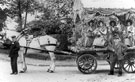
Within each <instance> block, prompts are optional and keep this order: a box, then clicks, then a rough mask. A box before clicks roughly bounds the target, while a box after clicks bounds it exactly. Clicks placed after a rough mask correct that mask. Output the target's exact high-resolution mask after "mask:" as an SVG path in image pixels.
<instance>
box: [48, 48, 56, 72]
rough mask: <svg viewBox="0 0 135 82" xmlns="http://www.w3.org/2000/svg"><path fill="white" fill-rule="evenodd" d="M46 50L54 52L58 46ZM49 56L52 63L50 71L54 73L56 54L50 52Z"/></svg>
mask: <svg viewBox="0 0 135 82" xmlns="http://www.w3.org/2000/svg"><path fill="white" fill-rule="evenodd" d="M46 49H47V50H51V51H54V50H55V49H56V46H46ZM49 56H50V59H51V62H50V67H49V69H48V71H49V72H54V70H55V54H54V52H49Z"/></svg>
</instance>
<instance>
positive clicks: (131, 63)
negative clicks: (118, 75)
mask: <svg viewBox="0 0 135 82" xmlns="http://www.w3.org/2000/svg"><path fill="white" fill-rule="evenodd" d="M123 70H124V71H125V72H127V73H135V57H134V56H129V57H127V58H126V59H125V60H124V61H123Z"/></svg>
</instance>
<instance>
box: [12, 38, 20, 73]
mask: <svg viewBox="0 0 135 82" xmlns="http://www.w3.org/2000/svg"><path fill="white" fill-rule="evenodd" d="M19 49H20V45H19V42H17V39H16V36H12V44H11V47H10V52H9V57H10V58H11V68H12V73H11V75H12V74H14V75H16V74H18V69H17V58H18V51H19Z"/></svg>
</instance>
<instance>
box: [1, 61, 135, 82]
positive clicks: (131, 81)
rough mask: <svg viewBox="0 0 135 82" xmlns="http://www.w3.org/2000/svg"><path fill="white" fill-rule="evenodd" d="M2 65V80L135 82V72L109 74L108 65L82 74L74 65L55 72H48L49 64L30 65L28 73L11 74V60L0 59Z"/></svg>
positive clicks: (58, 68)
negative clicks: (120, 74) (94, 71)
mask: <svg viewBox="0 0 135 82" xmlns="http://www.w3.org/2000/svg"><path fill="white" fill-rule="evenodd" d="M0 67H1V68H0V82H135V74H127V73H124V75H123V76H122V77H117V74H115V75H114V76H108V75H107V73H108V71H109V66H108V65H99V66H98V68H97V71H96V73H95V74H82V73H80V72H79V71H78V69H77V67H74V66H71V67H69V66H68V67H63V66H59V67H57V69H56V72H55V73H47V72H46V70H47V66H32V65H28V71H27V72H26V73H23V74H22V73H19V74H18V75H10V72H11V69H10V62H9V61H4V60H0ZM18 68H19V69H20V64H19V65H18Z"/></svg>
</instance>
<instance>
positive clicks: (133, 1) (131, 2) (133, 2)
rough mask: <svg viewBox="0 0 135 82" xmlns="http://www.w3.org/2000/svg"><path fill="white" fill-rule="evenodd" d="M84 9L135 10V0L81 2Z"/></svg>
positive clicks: (91, 0) (85, 0) (88, 0)
mask: <svg viewBox="0 0 135 82" xmlns="http://www.w3.org/2000/svg"><path fill="white" fill-rule="evenodd" d="M81 1H82V3H83V6H84V7H86V8H89V7H94V8H99V7H101V8H126V9H128V8H135V0H81Z"/></svg>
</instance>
